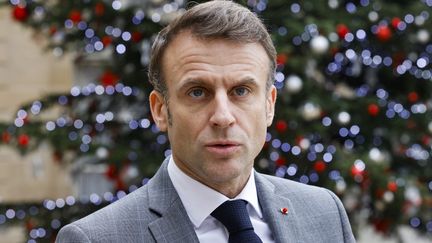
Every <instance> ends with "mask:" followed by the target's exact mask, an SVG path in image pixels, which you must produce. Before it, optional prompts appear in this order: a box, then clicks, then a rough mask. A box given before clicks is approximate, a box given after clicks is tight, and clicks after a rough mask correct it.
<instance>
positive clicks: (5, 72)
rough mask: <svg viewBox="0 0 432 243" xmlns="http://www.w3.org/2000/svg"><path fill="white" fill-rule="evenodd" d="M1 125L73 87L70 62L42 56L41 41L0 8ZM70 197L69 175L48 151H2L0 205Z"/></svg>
mask: <svg viewBox="0 0 432 243" xmlns="http://www.w3.org/2000/svg"><path fill="white" fill-rule="evenodd" d="M0 30H1V31H0V122H11V121H13V120H14V118H15V116H16V110H17V109H18V108H19V106H20V105H21V104H24V103H26V102H31V101H34V100H37V99H38V98H39V97H43V96H44V95H45V94H48V93H51V92H62V91H63V92H67V91H68V90H69V89H70V87H71V84H72V72H73V62H72V58H71V57H70V56H63V57H61V58H58V57H55V56H53V55H52V53H50V52H48V51H44V46H43V39H40V37H39V39H38V38H36V37H35V36H34V35H33V33H32V31H31V29H28V28H25V27H24V26H22V25H20V24H19V23H17V22H16V21H14V20H12V18H11V11H10V9H9V8H0ZM70 194H71V186H70V179H69V178H68V173H67V172H66V171H65V169H64V168H62V166H61V165H59V164H57V163H56V162H54V161H53V159H52V152H51V151H50V147H49V146H48V145H44V144H42V145H41V146H40V149H39V150H37V151H34V152H32V153H31V154H29V155H26V156H21V155H20V154H19V153H17V151H16V150H14V149H13V148H11V147H8V146H1V145H0V202H23V201H40V200H43V199H45V198H58V197H64V196H65V195H70Z"/></svg>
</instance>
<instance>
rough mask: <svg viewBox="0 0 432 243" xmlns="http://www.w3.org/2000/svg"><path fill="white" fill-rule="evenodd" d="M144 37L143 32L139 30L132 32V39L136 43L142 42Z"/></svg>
mask: <svg viewBox="0 0 432 243" xmlns="http://www.w3.org/2000/svg"><path fill="white" fill-rule="evenodd" d="M142 38H143V35H142V34H141V32H138V31H135V32H132V37H131V39H132V41H133V42H135V43H137V42H140V41H141V40H142Z"/></svg>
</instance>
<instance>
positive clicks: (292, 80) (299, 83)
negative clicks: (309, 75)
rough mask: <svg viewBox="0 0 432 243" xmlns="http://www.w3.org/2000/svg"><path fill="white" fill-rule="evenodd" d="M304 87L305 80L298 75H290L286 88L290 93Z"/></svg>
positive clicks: (286, 81)
mask: <svg viewBox="0 0 432 243" xmlns="http://www.w3.org/2000/svg"><path fill="white" fill-rule="evenodd" d="M302 88H303V80H302V79H301V78H300V77H299V76H297V75H290V76H288V77H287V78H286V80H285V89H286V91H288V93H290V94H295V93H298V92H300V90H301V89H302Z"/></svg>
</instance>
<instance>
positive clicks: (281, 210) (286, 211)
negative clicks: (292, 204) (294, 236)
mask: <svg viewBox="0 0 432 243" xmlns="http://www.w3.org/2000/svg"><path fill="white" fill-rule="evenodd" d="M280 212H281V213H282V214H287V213H288V208H281V209H280Z"/></svg>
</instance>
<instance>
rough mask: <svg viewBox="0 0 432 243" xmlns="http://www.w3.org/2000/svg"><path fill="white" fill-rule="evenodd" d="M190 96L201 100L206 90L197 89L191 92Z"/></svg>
mask: <svg viewBox="0 0 432 243" xmlns="http://www.w3.org/2000/svg"><path fill="white" fill-rule="evenodd" d="M188 95H189V96H191V97H192V98H200V97H203V96H204V90H203V89H201V88H195V89H192V90H191V91H189V93H188Z"/></svg>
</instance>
